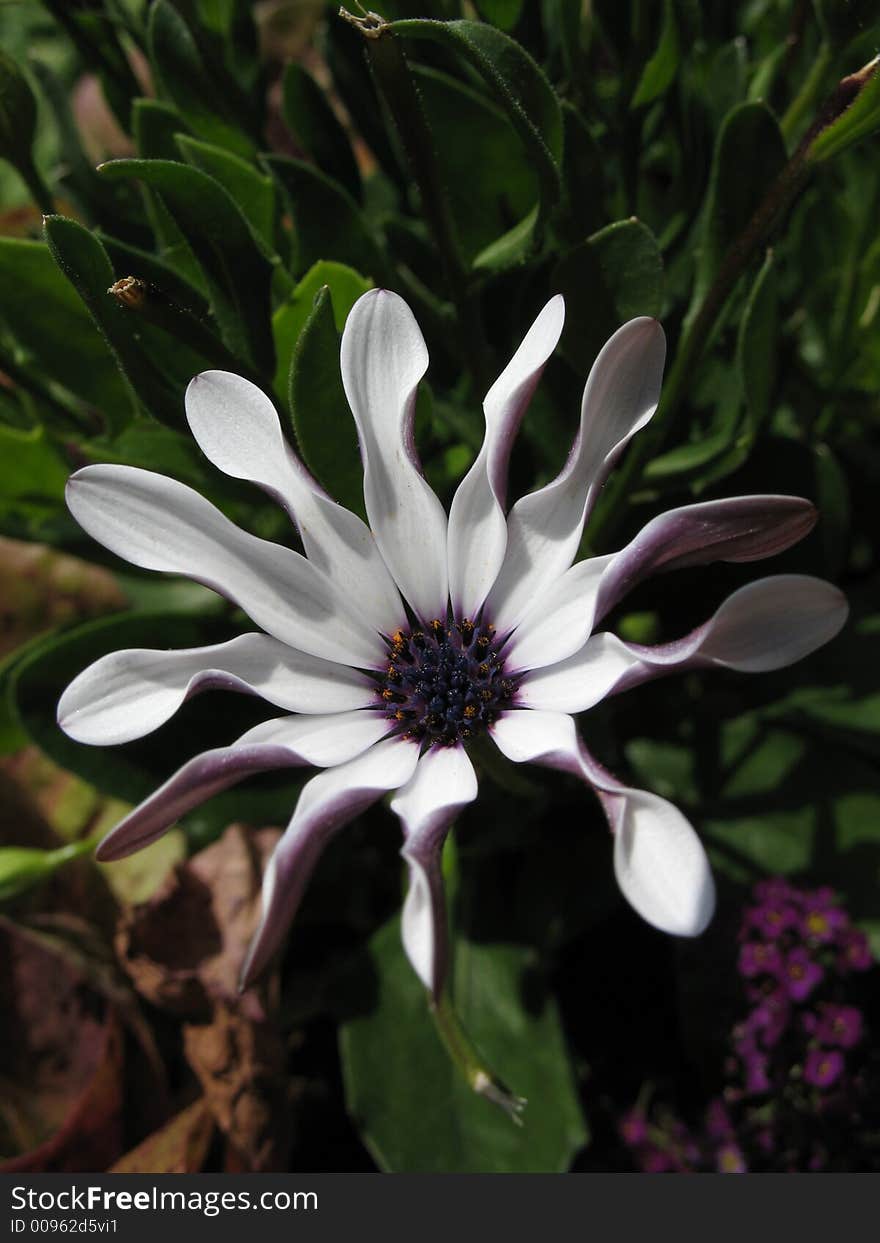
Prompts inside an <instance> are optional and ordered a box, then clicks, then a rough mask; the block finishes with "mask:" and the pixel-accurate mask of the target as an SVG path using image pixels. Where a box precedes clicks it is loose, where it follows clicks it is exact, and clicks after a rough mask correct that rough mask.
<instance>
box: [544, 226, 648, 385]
mask: <svg viewBox="0 0 880 1243" xmlns="http://www.w3.org/2000/svg"><path fill="white" fill-rule="evenodd" d="M550 286H551V288H552V289H554V290H557V291H558V292H559V293H562V294H564V295H565V305H566V319H565V331H564V333H563V336H562V352H563V354H564V355H565V356H566V358H568V360H569V361H570V362H571V364H572V366H573V367H575V368H576V369H577V370H578V371H579V372H583V371H584V370H585V368H586V366H588V365H589V362H590V361H591V359H593V358H594V357H595V356H596V354H597V353H598V352H599V350H600V349H601V348H602V346H603V345H604V344H605V342H606V341H607V340H608V338H609V337H610V336H611V334H612V333H613V332H614V331H615V330H616V329H617V328H619V327H620V325H621V324H622V323H624V322H625V321H626V320H628V319H632V318H633V317H634V316H637V315H654V316H656V315H659V314H660V310H661V307H662V304H663V261H662V259H661V257H660V250H659V248H658V246H657V240H656V238H655V237H654V235H653V233H652V232H651V230H650V229H649V228H648V227H647V225H645V224H642V222H641V221H640V220H618V221H617V222H616V223H614V224H610V225H608V226H607V228H604V229H600V230H599V232H598V233H594V234H593V235H592V237H589V238H588V239H587V240H586V241H585V242H583V243H582V244H581V245H580V246H577V247H575V249H574V250H571V251H569V253H568V254H567V255H564V256H563V258H562V259H561V260H560V261H559V263H558V264H557V265H556V267H555V268H554V270H553V272H552V274H551V277H550Z"/></svg>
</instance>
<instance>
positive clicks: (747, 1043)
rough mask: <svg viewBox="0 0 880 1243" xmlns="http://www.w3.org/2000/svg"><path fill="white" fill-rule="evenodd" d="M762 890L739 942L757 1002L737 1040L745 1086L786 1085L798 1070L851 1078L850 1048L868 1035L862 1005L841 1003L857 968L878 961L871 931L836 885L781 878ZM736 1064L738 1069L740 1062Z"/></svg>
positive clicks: (808, 1078)
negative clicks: (843, 902) (855, 918)
mask: <svg viewBox="0 0 880 1243" xmlns="http://www.w3.org/2000/svg"><path fill="white" fill-rule="evenodd" d="M754 896H755V898H756V899H757V901H756V904H755V905H754V906H750V907H748V908H747V910H746V911H745V914H744V917H743V921H742V927H741V929H740V948H739V974H740V976H741V977H742V979H743V982H744V988H745V994H746V997H747V998H748V1000H749V1001H750V1002H751V1003H752V1009H751V1010H750V1011H749V1013H748V1014H747V1016H746V1018H745V1019H744V1020H743V1021H742V1022H741V1023H738V1024H737V1025H736V1027H735V1028H734V1030H733V1039H732V1044H733V1049H734V1058H735V1061H736V1062H738V1064H739V1065H738V1069H739V1072H740V1080H741V1082H740V1090H741V1091H742V1092H743V1094H744V1095H746V1096H757V1095H761V1094H765V1093H768V1092H771V1091H774V1090H776V1091H777V1092H779V1091H784V1089H785V1087H786V1085H787V1084H788V1082H789V1081H790V1080H791V1079H792V1077H795V1078H797V1076H798V1070H799V1071H800V1075H801V1076H802V1078H803V1081H804V1083H806V1084H809V1085H810V1086H811V1087H813V1088H818V1089H822V1090H824V1089H828V1088H832V1087H834V1085H835V1084H839V1083H842V1081H843V1078H844V1076H845V1072H846V1053H847V1052H848V1051H850V1050H852V1049H854V1048H855V1047H856V1046H857V1045H858V1044H859V1043H860V1041H861V1039H862V1032H863V1027H864V1023H863V1018H862V1014H861V1011H860V1010H858V1009H857V1008H856V1007H854V1006H849V1005H841V1004H839V1001H838V1000H837V997H836V994H839V992H840V985H841V983H842V982H843V981H845V980H846V977H847V976H848V975H849V974H850V973H851V972H853V971H866V970H867V969H868V968H869V967H870V966H871V951H870V949H869V948H868V941H867V938H866V937H865V934H864V933H863V932H861V931H860V930H859V929H858V928H854V927H853V926H852V924H851V922H850V919H849V916H848V915H847V913H846V911H845V910H844V909H843V908H842V907H841V906H840V905H839V903H838V902H837V899H836V897H835V895H834V892H833V890H831V889H828V888H822V889H816V890H813V891H808V890H802V889H796V888H795V887H794V886H793V885H791V884H789V882H788V881H786V880H783V879H781V878H773V879H771V880H765V881H761V882H760V883H759V884H757V885H756V886H755V889H754ZM829 994H830V996H829ZM777 1050H780V1052H781V1053H782V1056H778V1055H777V1053H776V1051H777ZM798 1053H802V1056H801V1057H800V1058H797V1056H796V1055H797V1054H798ZM792 1055H795V1061H794V1062H792V1060H791V1059H792ZM731 1069H732V1070H733V1072H734V1075H735V1073H736V1070H737V1066H736V1065H734V1066H733V1067H732V1068H731Z"/></svg>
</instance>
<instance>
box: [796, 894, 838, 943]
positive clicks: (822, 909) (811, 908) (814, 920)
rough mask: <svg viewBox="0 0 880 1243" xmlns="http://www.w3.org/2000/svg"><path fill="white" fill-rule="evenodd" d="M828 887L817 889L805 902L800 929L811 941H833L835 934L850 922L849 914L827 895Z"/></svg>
mask: <svg viewBox="0 0 880 1243" xmlns="http://www.w3.org/2000/svg"><path fill="white" fill-rule="evenodd" d="M831 892H832V891H831V890H828V889H817V890H816V892H815V893H814V894H812V895H811V896H810V897H809V898H808V900H807V901H806V903H805V904H804V913H803V915H802V916H801V919H800V930H801V933H802V934H803V936H805V937H806V938H807V939H808V940H811V941H819V942H821V943H823V944H826V943H827V942H829V941H833V940H834V938H835V935H836V934H837V933H838V932H840V931H842V930H843V929H844V928H846V927H847V925H848V924H849V916H848V915H847V913H846V911H842V910H841V909H840V907H839V906H837V905H836V904H835V903H834V901H833V893H832V898H831V901H829V900H828V898H827V895H828V894H829V893H831Z"/></svg>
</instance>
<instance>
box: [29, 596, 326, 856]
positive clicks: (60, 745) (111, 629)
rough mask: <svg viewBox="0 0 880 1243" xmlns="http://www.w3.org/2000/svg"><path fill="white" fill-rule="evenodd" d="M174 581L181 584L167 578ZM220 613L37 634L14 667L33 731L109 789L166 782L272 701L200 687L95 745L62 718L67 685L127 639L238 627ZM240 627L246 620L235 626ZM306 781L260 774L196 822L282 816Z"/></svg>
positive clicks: (136, 795)
mask: <svg viewBox="0 0 880 1243" xmlns="http://www.w3.org/2000/svg"><path fill="white" fill-rule="evenodd" d="M169 585H170V586H171V588H172V590H173V588H174V584H169ZM211 607H212V608H213V609H214V610H215V612H214V614H211V613H206V612H204V611H202V612H201V613H198V612H194V613H192V614H187V615H183V614H180V613H164V612H155V613H141V612H139V613H123V614H117V615H115V616H112V617H106V618H102V619H100V620H99V621H93V622H88V623H86V624H85V625H81V626H78V627H76V628H75V629H73V630H68V631H66V632H63V633H60V634H59V633H55V634H51V635H49V636H47V637H46V638H44V639H42V640H40V641H38V642H37V643H35V644H34V645H33V647H32V648H31V649H29V650H28V652H27V654H26V655H25V656H24V658H23V659H22V660H20V661H18V662H17V663H16V664H15V666H14V667H13V669H12V672H11V674H10V675H9V681H10V691H11V693H12V695H13V697H14V703H15V708H16V712H17V715H18V719H19V722H20V724H21V726H22V727H23V728H24V730H25V731H26V732H27V734H28V737H29V738H30V740H31V741H32V742H34V743H36V744H37V746H39V747H41V748H42V750H43V751H45V752H46V754H47V755H48V756H49V757H50V759H53V760H54V761H55V762H56V763H57V764H60V765H61V766H62V767H64V768H67V769H69V770H70V771H71V772H74V773H76V774H77V775H78V776H80V777H82V778H83V779H84V780H85V781H88V782H89V783H90V784H93V785H96V786H97V787H98V788H99V789H100V790H102V791H103V792H104V793H107V794H109V795H111V796H112V797H114V798H120V799H123V800H124V801H125V802H127V803H137V802H139V801H140V800H141V799H142V798H145V797H146V796H147V795H148V794H150V793H151V792H152V791H153V790H154V789H156V788H157V787H158V786H159V785H161V784H162V782H163V781H165V780H166V779H167V778H168V777H169V776H170V775H171V774H172V773H173V772H174V771H175V770H176V769H177V768H178V767H179V765H181V764H183V763H184V762H185V761H186V760H187V759H188V758H190V757H191V756H192V755H194V754H197V753H198V752H201V751H203V750H208V749H210V748H212V747H215V746H223V745H225V744H227V743H229V742H231V741H232V740H233V739H234V738H235V737H236V736H237V733H238V732H240V731H241V730H242V729H247V728H249V726H250V725H252V724H254V723H256V721H257V720H259V719H261V718H264V717H265V716H266V715H267V714H266V712H265V707H266V705H265V704H258V703H257V701H255V700H253V699H252V698H251V697H249V696H238V695H224V696H223V700H222V703H223V711H222V712H220V713H218V711H217V702H216V700H215V698H214V696H212V695H211V694H208V695H204V696H197V697H196V698H195V699H193V700H192V701H191V702H190V703H189V704H187V705H185V706H184V707H183V708H182V709H181V711H180V713H179V714H178V716H177V717H176V718H175V720H174V721H173V722H169V724H167V725H166V726H164V727H163V728H162V729H161V730H158V731H157V732H156V733H155V734H152V735H150V736H149V737H148V738H144V739H142V740H139V741H137V742H132V743H126V744H125V745H123V746H119V747H90V746H84V745H82V744H81V743H77V742H74V741H73V740H72V739H71V738H68V737H67V735H66V734H64V733H63V732H62V730H61V729H60V728H59V726H58V724H57V721H56V708H57V704H58V699H59V696H60V695H61V692H62V691H63V690H64V688H65V686H66V685H67V684H68V683H69V682H70V681H72V679H73V678H74V677H75V676H76V675H77V674H78V673H79V672H81V670H83V669H84V668H85V667H86V666H87V665H88V664H90V663H91V662H92V661H94V660H97V659H98V658H99V657H100V656H103V655H106V653H108V652H112V651H117V650H119V649H122V648H130V647H148V648H154V647H160V648H164V647H167V648H178V647H193V646H198V645H200V644H204V643H213V642H221V641H223V640H225V639H227V638H230V637H231V635H232V630H231V628H230V625H229V623H228V622H227V621H226V620H225V619H223V618H222V617H218V616H216V597H212V598H211ZM238 629H240V627H238ZM300 784H301V781H300V780H299V779H298V778H297V779H294V780H291V779H290V776H289V774H288V775H286V776H285V777H282V778H281V779H280V780H274V781H272V780H270V781H267V782H262V781H260V783H259V784H257V785H253V784H247V785H245V786H243V787H240V788H236V789H233V790H229V791H227V792H226V793H224V794H222V795H220V796H218V797H216V798H214V799H212V800H211V801H210V802H209V803H207V804H205V806H204V807H203V808H200V809H197V810H196V811H194V812H192V813H191V814H190V815H189V816H188V817H187V818H186V824H187V826H188V827H190V828H192V829H193V831H195V832H198V833H200V834H205V835H210V834H212V833H216V832H217V831H219V830H220V829H221V828H223V827H225V825H227V824H229V823H231V822H232V821H233V820H244V821H247V822H248V823H251V824H260V823H262V824H272V823H277V822H278V821H279V820H281V821H285V820H286V819H287V818H288V816H289V814H290V811H291V809H292V808H293V805H294V803H295V801H296V795H297V792H298V789H299V786H300Z"/></svg>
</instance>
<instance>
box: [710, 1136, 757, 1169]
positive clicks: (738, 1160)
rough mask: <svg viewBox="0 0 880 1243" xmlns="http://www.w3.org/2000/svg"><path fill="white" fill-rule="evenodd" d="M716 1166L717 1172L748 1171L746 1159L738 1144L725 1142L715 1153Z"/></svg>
mask: <svg viewBox="0 0 880 1243" xmlns="http://www.w3.org/2000/svg"><path fill="white" fill-rule="evenodd" d="M715 1160H716V1168H717V1170H718V1173H719V1174H745V1173H747V1172H748V1168H749V1167H748V1166H747V1165H746V1159H745V1157H744V1156H743V1151H742V1149H741V1148H740V1146H739V1145H738V1144H734V1143H730V1144H725V1145H724V1146H723V1147H722V1148H719V1149H718V1152H717V1154H716V1158H715Z"/></svg>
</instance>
